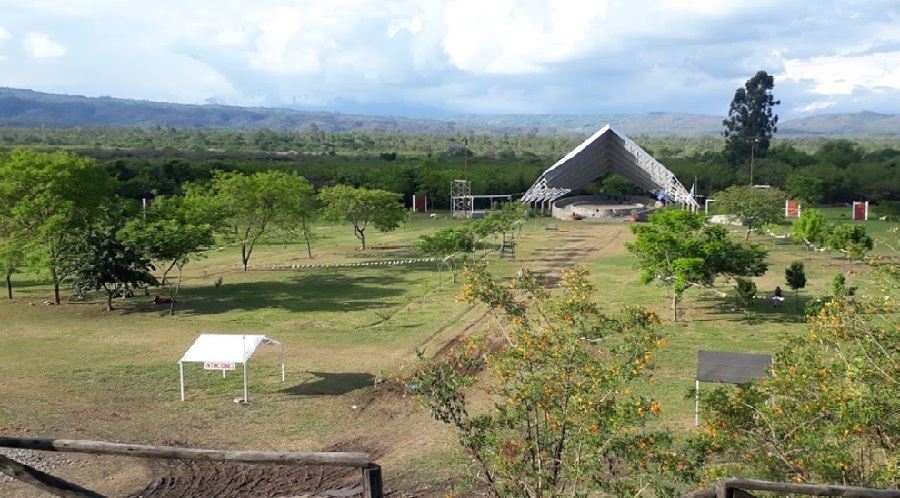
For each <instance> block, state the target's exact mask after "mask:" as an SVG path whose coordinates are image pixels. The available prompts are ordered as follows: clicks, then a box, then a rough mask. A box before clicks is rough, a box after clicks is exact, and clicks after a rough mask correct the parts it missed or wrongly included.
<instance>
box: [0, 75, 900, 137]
mask: <svg viewBox="0 0 900 498" xmlns="http://www.w3.org/2000/svg"><path fill="white" fill-rule="evenodd" d="M722 119H723V116H710V115H704V114H689V113H644V114H497V115H458V116H452V117H446V118H442V119H421V118H404V117H396V116H371V115H355V114H342V113H337V112H317V111H304V110H295V109H286V108H263V107H236V106H225V105H216V104H208V105H187V104H172V103H165V102H150V101H143V100H128V99H118V98H112V97H83V96H77V95H60V94H51V93H42V92H35V91H32V90H21V89H15V88H2V87H0V126H20V127H38V126H50V127H72V126H110V127H123V126H124V127H129V126H134V127H152V126H164V127H175V128H226V129H263V128H268V129H272V130H296V131H310V130H322V131H330V132H348V131H372V130H381V131H385V132H399V133H436V134H473V133H474V134H486V133H491V134H493V133H516V134H521V133H536V134H541V135H550V134H578V135H588V134H591V133H593V132H595V131H597V130H598V129H600V128H601V127H602V126H603V125H605V124H606V123H611V124H612V125H613V126H614V127H615V128H616V129H617V130H619V131H621V132H622V133H625V134H626V135H633V136H639V135H646V136H665V135H676V136H688V137H691V136H704V135H712V136H720V134H721V132H722ZM778 135H779V136H782V137H783V136H807V137H809V136H821V137H857V138H865V137H900V115H896V114H877V113H873V112H860V113H853V114H823V115H817V116H810V117H806V118H801V119H793V120H788V121H783V122H780V123H779V124H778Z"/></svg>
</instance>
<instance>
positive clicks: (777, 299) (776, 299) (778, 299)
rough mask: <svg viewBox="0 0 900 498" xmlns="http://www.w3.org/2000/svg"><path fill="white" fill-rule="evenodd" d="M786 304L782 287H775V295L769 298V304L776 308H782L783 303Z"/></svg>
mask: <svg viewBox="0 0 900 498" xmlns="http://www.w3.org/2000/svg"><path fill="white" fill-rule="evenodd" d="M783 302H784V294H782V292H781V286H779V285H776V286H775V294H773V295H772V296H769V304H771V305H772V306H774V307H778V306H781V303H783Z"/></svg>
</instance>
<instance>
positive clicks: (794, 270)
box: [784, 261, 806, 309]
mask: <svg viewBox="0 0 900 498" xmlns="http://www.w3.org/2000/svg"><path fill="white" fill-rule="evenodd" d="M784 283H786V284H787V286H788V287H790V288H791V289H792V290H793V291H794V293H795V294H796V297H797V309H800V289H802V288H804V287H806V269H805V268H804V266H803V261H794V262H793V263H791V266H789V267H787V268H785V269H784Z"/></svg>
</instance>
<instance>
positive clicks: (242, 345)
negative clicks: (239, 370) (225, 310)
mask: <svg viewBox="0 0 900 498" xmlns="http://www.w3.org/2000/svg"><path fill="white" fill-rule="evenodd" d="M266 344H281V343H280V342H278V341H276V340H275V339H270V338H268V337H266V336H264V335H237V334H200V337H198V338H197V340H196V341H194V344H193V345H192V346H191V348H190V349H188V350H187V352H186V353H184V356H182V357H181V359H180V360H178V361H179V363H180V362H183V361H193V362H207V361H215V362H223V363H246V362H247V360H249V359H250V356H252V355H253V352H254V351H256V348H257V347H259V346H260V345H266Z"/></svg>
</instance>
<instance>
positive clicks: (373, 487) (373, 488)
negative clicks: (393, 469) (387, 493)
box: [362, 463, 384, 498]
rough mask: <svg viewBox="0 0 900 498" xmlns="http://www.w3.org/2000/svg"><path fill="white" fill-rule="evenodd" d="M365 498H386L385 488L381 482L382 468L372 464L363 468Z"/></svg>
mask: <svg viewBox="0 0 900 498" xmlns="http://www.w3.org/2000/svg"><path fill="white" fill-rule="evenodd" d="M362 473H363V498H384V487H383V485H382V482H381V466H380V465H378V464H376V463H370V464H369V465H367V466H365V467H363V468H362Z"/></svg>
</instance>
